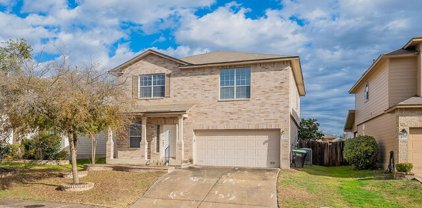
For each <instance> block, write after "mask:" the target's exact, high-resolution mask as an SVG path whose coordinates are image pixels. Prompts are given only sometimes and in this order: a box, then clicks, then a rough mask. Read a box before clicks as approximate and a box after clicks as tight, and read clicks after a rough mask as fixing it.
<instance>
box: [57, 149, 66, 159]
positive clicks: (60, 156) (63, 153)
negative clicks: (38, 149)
mask: <svg viewBox="0 0 422 208" xmlns="http://www.w3.org/2000/svg"><path fill="white" fill-rule="evenodd" d="M67 156H68V153H67V151H66V150H62V151H60V152H58V153H57V154H56V156H55V159H56V160H66V159H67Z"/></svg>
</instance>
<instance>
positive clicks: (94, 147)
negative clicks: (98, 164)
mask: <svg viewBox="0 0 422 208" xmlns="http://www.w3.org/2000/svg"><path fill="white" fill-rule="evenodd" d="M89 136H90V137H91V163H92V164H93V165H95V161H96V158H95V156H96V154H97V136H96V135H95V134H90V135H89Z"/></svg>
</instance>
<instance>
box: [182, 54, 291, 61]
mask: <svg viewBox="0 0 422 208" xmlns="http://www.w3.org/2000/svg"><path fill="white" fill-rule="evenodd" d="M288 57H293V56H285V55H274V54H259V53H241V52H229V51H214V52H209V53H205V54H199V55H194V56H188V57H184V58H181V60H183V61H186V62H189V63H191V64H211V63H225V62H236V61H248V60H260V59H275V58H288Z"/></svg>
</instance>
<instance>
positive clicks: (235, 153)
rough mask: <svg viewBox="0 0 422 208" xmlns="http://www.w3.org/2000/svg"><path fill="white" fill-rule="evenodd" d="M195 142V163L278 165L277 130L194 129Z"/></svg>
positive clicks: (278, 144) (278, 137) (255, 165)
mask: <svg viewBox="0 0 422 208" xmlns="http://www.w3.org/2000/svg"><path fill="white" fill-rule="evenodd" d="M195 145H196V146H195V147H196V148H195V163H196V164H197V165H204V166H237V167H261V168H267V167H271V168H275V167H279V166H280V162H279V161H280V132H279V131H278V130H203V131H196V132H195Z"/></svg>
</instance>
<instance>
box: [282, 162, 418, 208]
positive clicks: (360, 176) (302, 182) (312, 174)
mask: <svg viewBox="0 0 422 208" xmlns="http://www.w3.org/2000/svg"><path fill="white" fill-rule="evenodd" d="M421 196H422V184H421V183H420V182H418V181H415V180H394V179H393V176H392V175H391V174H384V173H383V171H379V170H362V171H355V170H352V169H351V167H350V166H340V167H322V166H316V165H314V166H305V168H303V169H300V170H294V169H292V170H281V171H280V174H279V178H278V200H279V205H280V207H382V208H387V207H422V197H421Z"/></svg>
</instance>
